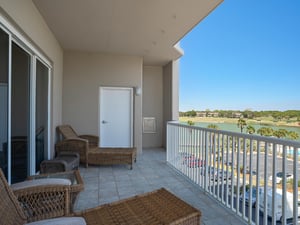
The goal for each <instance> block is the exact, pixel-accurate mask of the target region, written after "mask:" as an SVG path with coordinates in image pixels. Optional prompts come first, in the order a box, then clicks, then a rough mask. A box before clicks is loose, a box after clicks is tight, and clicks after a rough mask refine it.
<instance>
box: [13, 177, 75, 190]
mask: <svg viewBox="0 0 300 225" xmlns="http://www.w3.org/2000/svg"><path fill="white" fill-rule="evenodd" d="M43 185H71V181H70V180H69V179H63V178H43V179H35V180H26V181H23V182H19V183H15V184H12V185H11V188H12V189H13V190H14V191H15V190H19V189H23V188H28V187H36V186H43Z"/></svg>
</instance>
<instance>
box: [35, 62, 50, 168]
mask: <svg viewBox="0 0 300 225" xmlns="http://www.w3.org/2000/svg"><path fill="white" fill-rule="evenodd" d="M48 74H49V69H48V67H46V66H45V65H44V64H43V63H41V62H40V61H39V60H37V62H36V100H35V102H36V113H35V116H36V117H35V126H36V127H35V128H36V137H35V141H36V143H35V159H36V163H35V171H36V172H37V171H39V170H40V163H41V162H42V161H43V160H44V159H45V158H46V157H47V136H48V135H47V130H48V128H47V125H48Z"/></svg>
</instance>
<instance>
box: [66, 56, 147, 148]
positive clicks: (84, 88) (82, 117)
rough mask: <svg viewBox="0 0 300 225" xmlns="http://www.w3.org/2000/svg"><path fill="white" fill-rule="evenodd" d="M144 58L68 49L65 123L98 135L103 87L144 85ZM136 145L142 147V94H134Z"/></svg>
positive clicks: (81, 131) (80, 130)
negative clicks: (99, 108)
mask: <svg viewBox="0 0 300 225" xmlns="http://www.w3.org/2000/svg"><path fill="white" fill-rule="evenodd" d="M142 63H143V61H142V58H140V57H130V56H117V55H107V54H100V53H82V52H65V55H64V78H63V123H66V124H71V125H72V126H73V127H74V129H75V130H76V131H77V132H78V133H79V134H95V135H98V129H99V128H98V127H99V125H98V117H99V111H98V107H99V87H100V86H118V87H136V86H139V87H141V86H142ZM134 107H135V109H134V145H135V146H136V147H137V148H138V150H139V152H141V149H142V124H141V121H142V119H141V118H142V95H140V96H134Z"/></svg>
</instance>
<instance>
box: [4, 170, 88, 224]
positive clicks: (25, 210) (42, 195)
mask: <svg viewBox="0 0 300 225" xmlns="http://www.w3.org/2000/svg"><path fill="white" fill-rule="evenodd" d="M69 190H70V186H68V185H44V186H37V187H27V188H24V189H20V190H16V191H14V192H13V190H12V188H11V187H10V186H9V185H8V183H7V181H6V178H5V176H4V174H3V172H2V170H1V169H0V199H1V201H0V215H1V218H0V224H3V225H4V224H5V225H23V224H28V225H29V224H30V225H39V224H41V225H42V224H45V222H46V221H47V222H49V221H50V220H49V219H50V218H54V217H60V218H56V219H53V220H51V221H53V222H54V223H53V224H55V225H59V224H63V225H84V224H86V223H85V221H84V219H83V218H80V217H61V216H64V215H69V211H68V208H69V207H68V205H69V204H68V203H69ZM33 221H38V222H33ZM31 222H33V223H31ZM47 224H50V223H47Z"/></svg>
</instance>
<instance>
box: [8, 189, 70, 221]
mask: <svg viewBox="0 0 300 225" xmlns="http://www.w3.org/2000/svg"><path fill="white" fill-rule="evenodd" d="M13 192H14V194H15V196H16V197H17V199H18V201H19V203H20V206H21V207H22V208H23V211H24V212H25V215H26V217H27V221H28V222H33V221H38V220H43V219H50V218H54V217H59V216H66V215H69V214H70V186H69V185H44V186H35V187H27V188H24V189H18V190H14V191H13Z"/></svg>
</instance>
